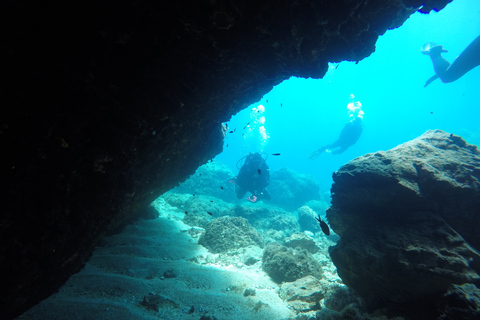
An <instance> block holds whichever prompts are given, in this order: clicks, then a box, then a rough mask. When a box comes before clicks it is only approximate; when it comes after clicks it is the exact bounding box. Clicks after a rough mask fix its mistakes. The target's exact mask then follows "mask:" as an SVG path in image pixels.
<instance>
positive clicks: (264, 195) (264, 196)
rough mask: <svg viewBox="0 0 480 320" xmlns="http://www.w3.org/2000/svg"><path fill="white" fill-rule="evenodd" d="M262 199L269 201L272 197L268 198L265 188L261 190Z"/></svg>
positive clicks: (268, 194)
mask: <svg viewBox="0 0 480 320" xmlns="http://www.w3.org/2000/svg"><path fill="white" fill-rule="evenodd" d="M262 195H263V197H262V199H265V200H271V199H272V197H271V196H270V193H269V192H268V190H267V188H265V189H263V192H262Z"/></svg>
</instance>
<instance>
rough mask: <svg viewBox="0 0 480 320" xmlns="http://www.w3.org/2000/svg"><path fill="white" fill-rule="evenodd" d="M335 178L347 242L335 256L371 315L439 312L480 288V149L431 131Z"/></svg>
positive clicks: (334, 222) (359, 161)
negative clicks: (441, 300)
mask: <svg viewBox="0 0 480 320" xmlns="http://www.w3.org/2000/svg"><path fill="white" fill-rule="evenodd" d="M333 179H334V184H333V186H332V206H331V208H330V209H329V210H328V212H327V217H328V220H329V222H330V225H331V227H332V228H333V230H334V231H335V232H336V233H338V234H339V235H340V236H341V239H340V241H339V242H338V244H337V245H336V246H335V247H332V248H331V250H330V254H331V257H332V260H333V262H334V263H335V265H336V266H337V269H338V274H339V276H340V277H341V278H342V280H343V281H344V282H345V284H347V285H348V286H350V287H351V288H352V289H353V290H354V291H355V292H357V293H358V294H359V295H360V296H361V297H362V298H363V299H364V300H365V302H366V304H367V306H368V307H369V308H370V309H374V308H377V307H384V306H394V307H398V306H405V305H408V308H407V309H409V310H410V311H412V310H413V309H414V310H415V311H414V312H413V313H414V314H415V313H416V314H423V315H425V314H429V313H435V312H433V311H432V309H435V308H431V306H432V303H433V304H435V301H436V300H438V299H437V298H438V297H441V296H442V295H444V294H445V293H446V292H447V291H448V290H449V288H450V287H451V285H453V284H463V283H479V282H480V276H479V273H480V255H479V253H478V251H477V250H478V249H480V233H479V232H478V225H480V151H479V150H478V149H477V147H476V146H474V145H470V144H468V143H466V142H465V141H464V140H463V139H462V138H460V137H458V136H455V135H453V134H448V133H446V132H443V131H440V130H435V131H428V132H426V133H425V134H423V135H422V136H420V137H419V138H417V139H415V140H412V141H409V142H407V143H404V144H402V145H400V146H398V147H396V148H393V149H391V150H389V151H379V152H376V153H371V154H367V155H364V156H362V157H359V158H356V159H354V160H352V161H350V162H349V163H348V164H346V165H344V166H343V167H341V168H340V169H339V170H338V171H337V172H335V173H334V175H333ZM425 308H431V309H430V310H425ZM442 308H444V306H437V309H438V310H442ZM438 312H441V311H438ZM436 316H437V314H433V315H432V317H433V318H434V317H436ZM433 318H432V319H433ZM425 319H428V316H426V317H425Z"/></svg>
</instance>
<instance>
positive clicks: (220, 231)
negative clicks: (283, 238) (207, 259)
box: [198, 217, 263, 253]
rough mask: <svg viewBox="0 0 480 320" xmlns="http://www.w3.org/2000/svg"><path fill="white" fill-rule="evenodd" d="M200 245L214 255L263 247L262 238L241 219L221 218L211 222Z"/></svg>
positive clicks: (201, 238)
mask: <svg viewBox="0 0 480 320" xmlns="http://www.w3.org/2000/svg"><path fill="white" fill-rule="evenodd" d="M198 243H199V244H201V245H202V246H204V247H206V248H207V249H208V250H210V251H211V252H213V253H226V252H227V251H229V250H234V249H238V248H245V247H248V246H250V245H256V246H259V247H263V239H262V236H261V235H260V234H259V233H258V232H257V230H255V229H254V228H253V227H252V226H251V225H250V223H248V221H247V220H246V219H244V218H240V217H221V218H218V219H215V220H212V221H210V222H209V223H208V224H207V225H206V227H205V233H204V234H203V235H202V236H201V237H200V239H199V241H198Z"/></svg>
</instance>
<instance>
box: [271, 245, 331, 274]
mask: <svg viewBox="0 0 480 320" xmlns="http://www.w3.org/2000/svg"><path fill="white" fill-rule="evenodd" d="M262 263H263V265H262V267H263V270H264V271H265V272H266V273H268V275H269V276H270V277H271V278H272V280H273V281H275V282H277V283H282V282H293V281H295V280H297V279H300V278H303V277H305V276H307V275H312V276H314V277H315V278H317V279H321V278H322V274H323V270H322V267H321V266H320V264H319V263H318V262H317V261H316V260H315V259H314V258H313V257H312V255H311V254H310V253H309V252H308V251H307V250H305V249H301V248H298V247H297V248H295V249H292V248H288V247H286V246H282V245H281V244H279V243H277V242H270V243H269V244H268V245H267V246H266V247H265V250H264V251H263V259H262Z"/></svg>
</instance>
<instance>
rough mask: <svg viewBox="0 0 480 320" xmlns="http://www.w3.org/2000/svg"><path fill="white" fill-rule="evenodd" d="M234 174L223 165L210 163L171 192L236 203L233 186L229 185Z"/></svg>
mask: <svg viewBox="0 0 480 320" xmlns="http://www.w3.org/2000/svg"><path fill="white" fill-rule="evenodd" d="M234 176H235V174H234V173H233V172H232V171H231V170H230V169H228V168H227V167H226V166H225V165H224V164H222V163H219V162H217V161H210V162H208V163H207V164H205V165H203V166H201V167H199V168H198V169H197V171H196V172H195V174H193V175H192V176H191V177H190V178H188V179H187V180H186V181H185V182H183V183H182V184H181V185H179V186H178V187H176V188H174V189H173V190H172V192H176V193H190V194H195V195H208V196H213V197H215V198H218V199H222V200H223V201H227V202H236V201H238V200H237V197H236V196H235V186H234V185H233V184H232V183H230V182H229V181H230V179H232V178H233V177H234Z"/></svg>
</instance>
